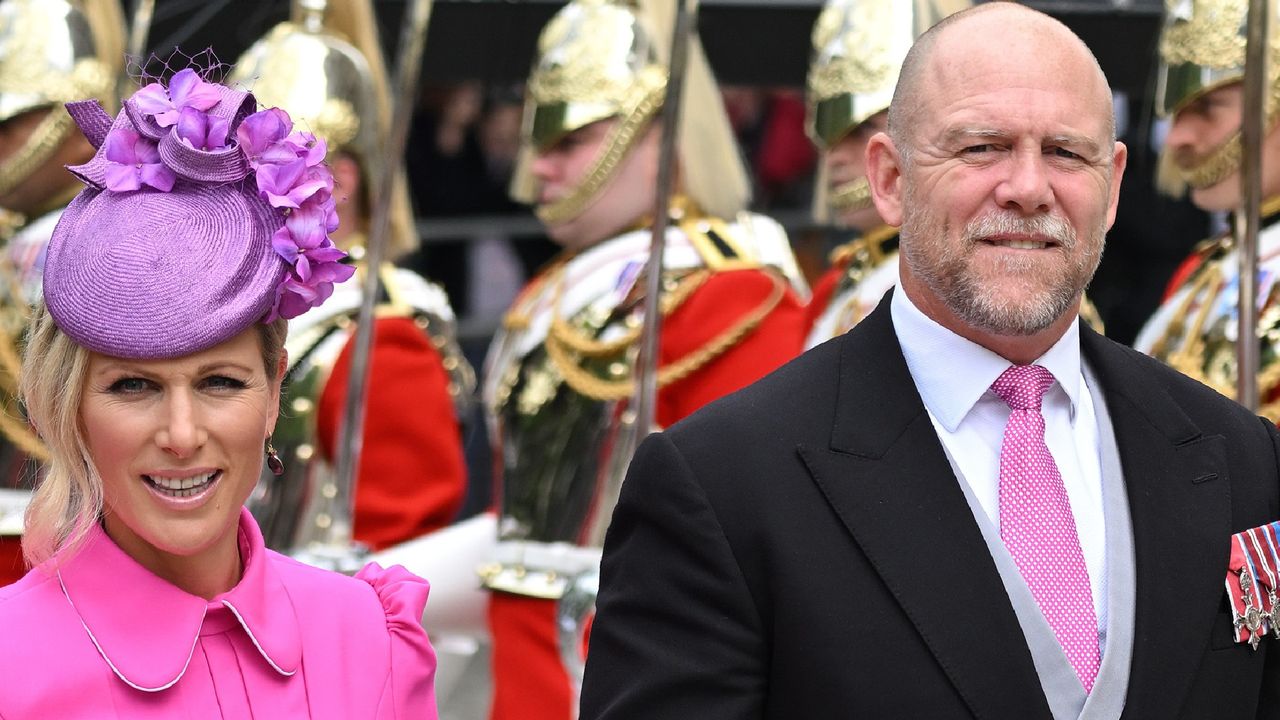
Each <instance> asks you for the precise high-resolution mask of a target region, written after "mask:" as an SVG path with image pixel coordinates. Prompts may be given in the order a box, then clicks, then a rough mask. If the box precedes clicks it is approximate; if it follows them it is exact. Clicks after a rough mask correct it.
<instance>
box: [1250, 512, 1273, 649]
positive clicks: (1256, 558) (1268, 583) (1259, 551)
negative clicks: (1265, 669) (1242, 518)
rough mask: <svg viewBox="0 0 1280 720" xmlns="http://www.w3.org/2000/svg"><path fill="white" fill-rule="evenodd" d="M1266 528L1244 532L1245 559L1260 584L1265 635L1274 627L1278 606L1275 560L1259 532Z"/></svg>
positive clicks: (1260, 601) (1259, 594)
mask: <svg viewBox="0 0 1280 720" xmlns="http://www.w3.org/2000/svg"><path fill="white" fill-rule="evenodd" d="M1265 530H1266V527H1265V526H1263V527H1260V528H1249V529H1248V530H1246V531H1245V532H1244V535H1245V538H1243V539H1244V540H1245V543H1244V550H1245V556H1246V557H1245V559H1246V560H1248V561H1249V568H1250V569H1251V570H1252V571H1253V577H1254V579H1255V580H1256V582H1257V586H1258V587H1257V593H1256V598H1257V601H1258V604H1259V605H1261V606H1262V633H1261V634H1262V636H1263V637H1265V636H1266V635H1267V631H1268V630H1272V629H1274V625H1273V624H1272V622H1271V618H1272V617H1273V616H1274V614H1275V607H1276V590H1275V588H1276V574H1275V570H1274V568H1275V562H1274V560H1273V559H1272V558H1269V557H1268V553H1267V551H1266V549H1265V548H1264V547H1263V544H1262V541H1261V540H1260V539H1259V537H1258V535H1259V533H1260V532H1264V531H1265Z"/></svg>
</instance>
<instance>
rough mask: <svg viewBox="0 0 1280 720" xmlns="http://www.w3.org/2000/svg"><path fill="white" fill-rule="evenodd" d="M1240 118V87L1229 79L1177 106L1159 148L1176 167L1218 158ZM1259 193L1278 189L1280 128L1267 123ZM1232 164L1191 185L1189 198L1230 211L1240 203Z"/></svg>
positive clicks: (1206, 206)
mask: <svg viewBox="0 0 1280 720" xmlns="http://www.w3.org/2000/svg"><path fill="white" fill-rule="evenodd" d="M1243 118H1244V86H1243V85H1242V84H1241V83H1232V84H1230V85H1224V86H1223V87H1220V88H1216V89H1214V90H1211V91H1209V92H1207V93H1205V94H1203V95H1201V96H1200V97H1198V98H1196V99H1194V100H1192V101H1191V102H1189V103H1187V104H1186V106H1184V107H1182V108H1181V109H1179V110H1178V112H1177V113H1176V114H1175V115H1174V116H1173V119H1172V122H1171V123H1170V124H1169V132H1168V134H1167V135H1166V136H1165V152H1167V153H1169V155H1170V157H1171V158H1172V159H1173V162H1174V164H1176V165H1177V166H1178V168H1180V169H1183V170H1188V169H1192V168H1197V167H1204V166H1206V165H1209V164H1211V163H1213V162H1214V161H1215V159H1217V158H1219V156H1220V155H1221V153H1222V152H1223V148H1224V147H1225V146H1226V144H1227V143H1228V141H1230V140H1231V139H1232V138H1233V137H1236V135H1237V133H1238V132H1239V131H1240V124H1241V122H1242V120H1243ZM1262 157H1263V161H1262V166H1263V172H1262V195H1263V197H1264V198H1266V197H1272V196H1274V195H1276V194H1277V193H1280V162H1278V160H1280V132H1277V130H1276V128H1275V127H1272V128H1271V129H1270V130H1269V131H1268V132H1267V135H1266V137H1265V139H1264V140H1263V148H1262ZM1240 192H1241V189H1240V170H1239V167H1238V163H1237V167H1236V168H1235V169H1234V170H1232V171H1231V172H1229V173H1227V174H1226V175H1224V176H1222V177H1221V178H1219V179H1217V181H1216V182H1213V183H1212V184H1209V185H1206V186H1203V187H1191V188H1190V195H1191V202H1193V203H1195V205H1196V207H1199V208H1200V209H1201V210H1206V211H1208V212H1220V211H1227V210H1235V209H1237V208H1238V207H1240V203H1241V202H1242V198H1241V194H1240Z"/></svg>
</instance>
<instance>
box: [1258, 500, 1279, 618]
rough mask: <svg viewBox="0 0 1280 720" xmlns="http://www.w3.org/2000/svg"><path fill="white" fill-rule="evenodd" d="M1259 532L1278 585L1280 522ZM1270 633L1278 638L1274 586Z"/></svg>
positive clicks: (1268, 525) (1264, 527)
mask: <svg viewBox="0 0 1280 720" xmlns="http://www.w3.org/2000/svg"><path fill="white" fill-rule="evenodd" d="M1259 530H1260V531H1261V532H1262V538H1263V541H1264V545H1265V547H1266V551H1267V553H1268V555H1267V559H1268V560H1270V561H1271V572H1272V575H1273V576H1274V577H1275V578H1276V581H1277V583H1280V522H1273V523H1270V524H1267V525H1263V526H1262V527H1261V528H1259ZM1271 632H1272V634H1274V635H1275V636H1276V637H1277V638H1280V602H1277V601H1276V588H1275V586H1274V585H1273V586H1272V588H1271Z"/></svg>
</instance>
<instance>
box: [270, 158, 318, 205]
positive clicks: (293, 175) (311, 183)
mask: <svg viewBox="0 0 1280 720" xmlns="http://www.w3.org/2000/svg"><path fill="white" fill-rule="evenodd" d="M258 190H259V191H260V192H261V193H262V197H263V199H265V200H266V201H267V202H268V203H270V205H271V207H277V208H297V207H300V206H301V205H302V203H304V202H306V201H307V199H308V198H310V197H311V196H313V195H315V194H316V193H317V192H319V191H321V190H324V191H328V192H332V191H333V175H330V174H329V171H328V170H326V169H324V167H323V166H313V167H307V163H306V158H305V157H301V158H297V159H295V160H294V161H293V162H289V163H280V164H275V163H272V164H266V165H259V166H258Z"/></svg>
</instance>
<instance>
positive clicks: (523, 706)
mask: <svg viewBox="0 0 1280 720" xmlns="http://www.w3.org/2000/svg"><path fill="white" fill-rule="evenodd" d="M785 283H786V281H785V280H784V279H782V278H780V277H779V275H778V273H776V272H775V271H772V270H763V269H742V270H724V271H720V272H716V273H714V274H712V275H711V277H710V278H709V279H707V280H706V282H705V283H703V284H702V285H701V286H700V287H699V288H698V289H697V290H695V291H694V292H693V293H692V294H691V295H690V297H689V298H688V299H687V300H685V302H684V303H683V304H682V305H680V307H679V308H677V309H676V310H675V311H673V312H672V313H671V314H669V315H668V316H667V317H666V318H664V320H663V326H662V339H661V343H660V354H661V366H662V367H668V366H670V365H671V363H673V362H674V361H676V360H678V359H681V358H688V357H690V355H691V354H694V353H698V352H701V351H703V350H705V349H706V348H707V346H708V343H710V342H712V341H713V340H714V339H715V338H717V337H719V336H721V335H722V334H723V333H725V332H726V331H729V330H731V329H732V328H733V327H734V326H735V325H738V324H739V323H741V322H742V320H743V319H744V318H747V317H749V316H750V315H751V314H752V313H753V312H756V311H757V310H758V309H760V308H761V307H762V306H764V305H765V303H767V302H769V300H770V298H771V296H772V295H773V293H775V292H778V291H779V286H780V284H784V285H785ZM782 292H783V297H782V298H781V300H780V301H778V302H777V304H776V305H775V306H773V308H772V310H771V311H770V312H768V314H767V315H765V316H764V318H763V319H762V320H761V321H760V322H759V324H758V325H756V326H755V327H754V329H753V330H752V331H750V332H748V333H747V334H746V335H745V336H743V337H742V338H741V339H739V340H738V341H737V342H736V343H735V344H734V345H733V346H732V347H730V348H729V349H728V350H726V351H725V352H724V353H723V354H721V355H719V356H718V357H716V358H715V359H713V360H711V361H710V362H708V363H707V364H706V365H704V366H702V367H701V368H699V369H698V370H696V371H694V372H693V373H691V374H690V375H689V376H688V377H685V378H684V379H681V380H677V381H674V382H672V383H670V384H669V385H667V386H665V387H663V388H661V389H660V390H659V392H658V403H657V420H658V423H659V424H660V425H662V426H663V427H667V426H670V425H671V424H673V423H675V422H677V421H678V420H680V419H682V418H684V417H685V416H687V415H689V414H690V413H692V412H694V411H695V410H697V409H698V408H700V407H702V406H703V405H705V404H706V403H708V402H710V401H712V400H714V399H716V398H718V397H721V396H723V395H725V394H728V393H730V392H733V391H735V390H738V389H740V388H742V387H745V386H746V385H748V384H750V383H752V382H754V381H755V380H757V379H759V378H760V377H762V376H764V375H765V374H767V373H769V372H770V371H772V370H774V369H776V368H777V367H779V366H780V365H782V364H783V363H785V362H786V361H788V360H790V359H791V358H793V357H795V355H796V354H797V353H798V352H799V349H800V347H801V345H802V343H803V341H804V334H805V329H806V323H805V312H804V307H803V305H802V303H801V301H800V299H799V298H798V297H797V296H796V294H795V293H794V292H793V291H791V290H790V289H789V288H785V287H784V288H783V289H782ZM555 611H556V603H555V601H554V600H541V599H536V598H528V597H522V596H517V595H512V594H508V593H501V592H495V593H493V595H492V600H491V602H490V605H489V621H490V629H491V630H492V633H493V676H494V700H493V707H492V715H491V717H492V718H493V719H494V720H569V719H570V717H571V716H572V707H573V693H572V690H571V688H570V681H569V677H568V675H567V673H566V671H565V669H564V666H563V664H562V663H561V661H560V649H559V644H558V640H557V632H556V624H555Z"/></svg>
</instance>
